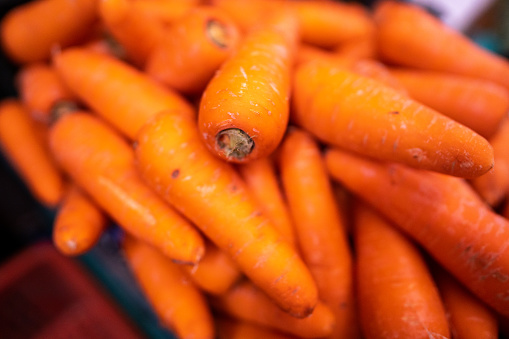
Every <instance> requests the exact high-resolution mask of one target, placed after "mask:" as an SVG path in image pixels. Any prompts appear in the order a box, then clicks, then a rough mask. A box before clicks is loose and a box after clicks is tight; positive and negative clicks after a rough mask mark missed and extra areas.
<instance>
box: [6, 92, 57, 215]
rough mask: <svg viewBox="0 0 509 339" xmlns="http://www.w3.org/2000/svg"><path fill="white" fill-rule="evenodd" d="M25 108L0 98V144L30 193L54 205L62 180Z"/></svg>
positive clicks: (46, 203) (18, 102)
mask: <svg viewBox="0 0 509 339" xmlns="http://www.w3.org/2000/svg"><path fill="white" fill-rule="evenodd" d="M40 137H41V134H40V133H38V132H37V130H36V126H35V124H34V122H33V121H32V120H31V119H30V117H29V115H28V112H27V110H26V109H25V108H24V107H23V105H22V104H21V102H20V101H19V100H17V99H3V100H2V101H0V146H1V148H2V151H3V154H4V155H5V157H6V158H7V159H8V160H9V161H10V163H11V165H12V166H13V167H14V169H15V170H16V171H17V172H18V174H19V176H20V177H21V178H22V180H23V181H24V182H25V184H26V185H27V186H28V189H29V190H30V191H31V192H32V194H33V195H34V196H35V197H36V198H37V199H38V200H39V201H40V202H41V203H42V204H44V205H46V206H48V207H55V206H56V205H57V204H58V203H59V201H60V199H61V198H62V195H63V193H64V181H63V178H62V175H61V173H60V171H59V169H58V167H57V166H56V165H55V163H54V162H53V159H52V158H51V156H50V154H49V153H48V152H47V149H46V148H45V146H44V145H45V142H46V140H43V139H41V138H40Z"/></svg>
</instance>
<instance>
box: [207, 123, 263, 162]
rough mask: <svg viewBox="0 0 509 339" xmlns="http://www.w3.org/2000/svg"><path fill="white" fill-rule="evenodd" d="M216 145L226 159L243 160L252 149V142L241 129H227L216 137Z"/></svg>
mask: <svg viewBox="0 0 509 339" xmlns="http://www.w3.org/2000/svg"><path fill="white" fill-rule="evenodd" d="M216 145H217V146H218V147H219V149H221V150H222V151H223V152H224V154H225V156H226V158H227V159H235V160H243V159H244V158H245V157H246V156H248V155H249V154H250V153H251V152H252V151H253V148H254V141H253V139H251V137H250V136H249V135H248V134H247V133H246V132H244V131H243V130H241V129H238V128H228V129H225V130H222V131H221V132H219V133H217V135H216Z"/></svg>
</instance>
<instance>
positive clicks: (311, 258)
mask: <svg viewBox="0 0 509 339" xmlns="http://www.w3.org/2000/svg"><path fill="white" fill-rule="evenodd" d="M279 162H280V171H281V179H282V182H283V187H284V191H285V195H286V197H287V199H288V205H289V207H290V211H291V214H292V217H293V220H294V224H295V230H296V235H297V239H298V244H299V247H300V250H301V253H302V258H303V259H304V262H305V263H306V264H307V266H308V267H309V269H310V271H311V273H312V274H313V277H314V278H315V281H316V284H317V286H318V295H319V296H320V299H321V300H322V301H324V302H325V304H326V305H327V306H329V307H330V309H331V310H332V312H333V313H334V316H335V319H336V326H335V327H334V331H333V333H332V335H331V336H330V337H331V338H352V339H353V338H359V337H360V333H359V328H358V324H357V317H356V308H355V300H354V288H353V279H352V275H353V270H352V255H351V253H350V247H349V244H348V240H347V237H346V233H345V229H346V227H345V225H344V224H343V222H344V216H342V215H340V213H341V212H342V211H341V210H340V209H339V208H338V205H337V201H336V199H335V197H334V193H333V191H332V185H331V182H330V179H329V175H328V173H327V168H326V167H325V163H324V161H323V159H322V156H321V153H320V148H319V146H318V143H317V142H316V141H315V140H314V138H313V137H312V136H311V135H310V134H308V133H306V132H304V131H300V130H297V129H292V130H291V131H289V133H287V135H286V137H285V139H284V140H283V144H282V146H281V150H280V151H279Z"/></svg>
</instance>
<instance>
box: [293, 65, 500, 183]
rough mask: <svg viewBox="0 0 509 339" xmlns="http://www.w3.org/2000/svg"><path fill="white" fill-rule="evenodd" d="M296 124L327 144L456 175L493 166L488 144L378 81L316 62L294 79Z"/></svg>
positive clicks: (477, 172)
mask: <svg viewBox="0 0 509 339" xmlns="http://www.w3.org/2000/svg"><path fill="white" fill-rule="evenodd" d="M292 97H293V107H294V110H293V111H292V113H293V115H292V119H293V121H294V122H295V123H296V124H298V125H299V126H301V127H303V128H304V129H307V130H308V131H310V132H311V133H313V134H314V135H315V136H316V137H317V138H318V139H320V140H321V141H322V142H325V143H328V144H331V145H334V146H339V147H343V148H346V149H349V150H352V151H355V152H358V153H360V154H364V155H367V156H370V157H374V158H377V159H382V160H389V161H397V162H401V163H404V164H406V165H409V166H413V167H416V168H421V169H427V170H432V171H437V172H442V173H446V174H450V175H454V176H461V177H470V178H472V177H476V176H479V175H481V174H484V173H486V172H487V171H488V170H489V169H490V168H491V167H493V149H492V147H491V145H490V144H489V143H488V141H487V140H486V139H484V138H483V137H481V136H480V135H478V134H476V133H475V132H473V131H472V130H470V129H469V128H467V127H465V126H463V125H461V124H459V123H457V122H455V121H454V120H452V119H450V118H447V117H445V116H443V115H442V114H440V113H439V112H437V111H434V110H432V109H430V108H427V107H426V106H424V105H422V104H420V103H418V102H416V101H414V100H411V99H410V98H408V97H407V96H406V95H404V94H401V93H400V92H398V91H397V90H395V89H393V88H391V87H389V86H387V85H384V84H382V83H381V82H379V81H376V80H373V79H370V78H367V77H363V76H360V75H357V74H355V73H352V72H350V71H346V70H344V68H343V67H340V66H337V65H335V64H334V63H332V62H325V61H324V60H316V62H309V63H307V64H304V65H302V66H300V67H299V68H298V69H297V71H296V74H295V78H294V92H293V96H292Z"/></svg>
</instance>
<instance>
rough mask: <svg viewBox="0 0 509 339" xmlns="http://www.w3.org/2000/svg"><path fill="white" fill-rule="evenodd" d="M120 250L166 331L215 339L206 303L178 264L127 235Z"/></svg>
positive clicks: (186, 337)
mask: <svg viewBox="0 0 509 339" xmlns="http://www.w3.org/2000/svg"><path fill="white" fill-rule="evenodd" d="M122 248H123V250H124V254H125V257H126V259H127V262H128V264H129V267H130V268H131V270H132V272H133V273H134V276H135V277H136V280H137V281H138V284H139V285H140V287H141V289H142V291H143V293H144V294H145V296H146V297H147V299H148V301H149V302H150V304H151V305H152V306H153V308H154V310H155V312H156V314H157V316H158V317H159V319H160V321H161V322H162V323H163V324H164V325H165V326H166V327H168V328H169V329H171V330H173V331H175V333H176V334H177V335H178V337H179V338H182V339H194V338H200V339H207V338H209V339H213V338H215V330H214V323H213V320H212V314H211V313H210V310H209V308H208V305H207V302H206V299H205V298H204V296H203V295H202V293H201V292H200V290H199V289H198V288H197V287H196V286H195V285H194V284H193V283H192V282H191V281H189V280H188V279H187V278H186V276H185V274H183V272H181V271H180V269H179V266H178V265H177V264H174V263H172V262H171V261H170V260H168V258H167V257H165V256H164V255H162V254H161V253H160V252H158V251H157V250H156V249H154V248H152V247H150V246H148V245H147V244H145V243H143V242H141V241H139V240H137V239H135V238H132V237H130V236H127V235H126V237H125V238H124V240H123V244H122Z"/></svg>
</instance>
